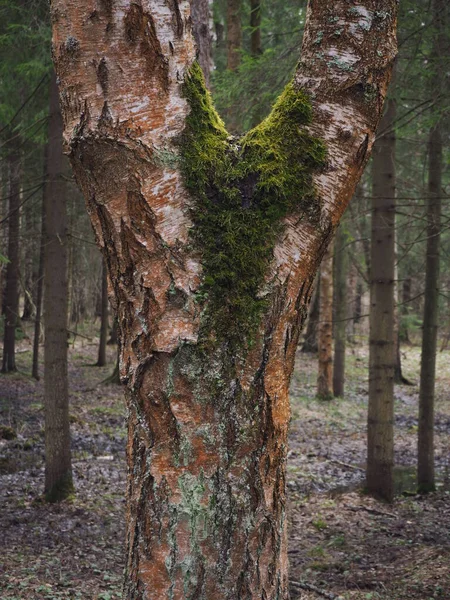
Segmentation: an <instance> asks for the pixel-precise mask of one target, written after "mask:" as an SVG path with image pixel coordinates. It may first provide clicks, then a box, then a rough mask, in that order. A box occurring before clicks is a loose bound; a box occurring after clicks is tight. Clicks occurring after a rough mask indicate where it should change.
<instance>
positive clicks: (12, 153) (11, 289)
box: [2, 146, 21, 373]
mask: <svg viewBox="0 0 450 600" xmlns="http://www.w3.org/2000/svg"><path fill="white" fill-rule="evenodd" d="M8 166H9V207H8V255H7V257H8V261H9V262H8V264H7V266H6V286H5V296H4V298H5V302H4V309H3V310H4V314H5V329H4V336H3V362H2V372H3V373H9V372H11V371H16V370H17V368H16V327H17V324H18V321H19V269H20V252H19V247H20V246H19V236H20V175H21V155H20V150H19V149H18V148H16V147H15V146H13V147H11V148H10V150H9V154H8Z"/></svg>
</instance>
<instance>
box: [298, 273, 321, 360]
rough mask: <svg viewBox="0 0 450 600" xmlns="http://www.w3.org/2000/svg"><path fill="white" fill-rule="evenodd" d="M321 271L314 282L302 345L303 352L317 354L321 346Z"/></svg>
mask: <svg viewBox="0 0 450 600" xmlns="http://www.w3.org/2000/svg"><path fill="white" fill-rule="evenodd" d="M319 298H320V273H319V275H318V276H317V278H316V282H315V284H314V291H313V294H312V298H311V304H310V305H309V311H308V319H307V321H306V326H305V327H306V331H305V339H304V342H303V346H302V352H307V353H310V354H317V353H318V351H319V347H318V345H317V340H318V335H319V333H318V328H319V317H320V306H319V304H320V300H319Z"/></svg>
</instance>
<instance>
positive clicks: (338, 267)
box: [333, 225, 348, 397]
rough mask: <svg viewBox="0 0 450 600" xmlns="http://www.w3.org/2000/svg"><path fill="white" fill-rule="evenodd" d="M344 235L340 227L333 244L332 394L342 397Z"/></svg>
mask: <svg viewBox="0 0 450 600" xmlns="http://www.w3.org/2000/svg"><path fill="white" fill-rule="evenodd" d="M345 242H346V235H345V230H344V229H343V227H342V225H341V227H339V229H338V230H337V233H336V239H335V242H334V281H335V296H334V297H335V310H334V315H335V323H334V361H333V394H334V395H335V396H337V397H343V396H344V387H345V346H346V342H347V266H348V260H347V251H346V249H345Z"/></svg>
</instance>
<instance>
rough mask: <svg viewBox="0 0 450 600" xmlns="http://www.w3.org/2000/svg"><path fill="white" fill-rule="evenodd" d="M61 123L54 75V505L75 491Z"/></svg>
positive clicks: (48, 261) (48, 333)
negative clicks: (72, 455) (72, 460)
mask: <svg viewBox="0 0 450 600" xmlns="http://www.w3.org/2000/svg"><path fill="white" fill-rule="evenodd" d="M62 131H63V123H62V117H61V111H60V108H59V102H58V87H57V84H56V75H55V74H54V73H53V74H52V78H51V83H50V117H49V129H48V137H49V142H48V144H49V145H48V181H47V184H46V188H45V199H44V207H45V208H44V210H45V219H44V220H45V231H46V243H45V266H44V286H45V299H44V316H45V318H44V323H45V341H44V369H45V375H44V378H45V399H44V407H45V495H46V498H47V500H49V501H50V502H58V501H60V500H63V499H64V498H66V497H67V496H68V495H70V494H71V493H72V492H73V483H72V464H71V453H70V429H69V392H68V381H67V341H68V340H67V308H68V306H67V299H68V288H67V209H66V190H65V187H66V186H65V182H64V180H63V178H62V176H61V175H62V173H63V161H64V155H63V147H62Z"/></svg>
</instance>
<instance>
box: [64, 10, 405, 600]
mask: <svg viewBox="0 0 450 600" xmlns="http://www.w3.org/2000/svg"><path fill="white" fill-rule="evenodd" d="M52 14H53V28H54V40H53V41H54V59H55V64H56V67H57V71H58V76H59V79H60V82H61V89H60V94H61V102H62V107H63V114H64V119H65V136H66V142H67V147H68V152H69V153H70V156H71V160H72V165H73V169H74V172H75V175H76V177H77V180H78V182H79V184H80V186H81V187H82V189H83V192H84V195H85V197H86V200H87V206H88V211H89V213H90V216H91V219H92V222H93V225H94V228H95V231H96V234H97V238H98V242H99V244H100V246H101V248H102V250H103V253H104V256H105V259H106V261H107V265H108V270H109V275H110V280H111V282H112V290H113V292H114V298H115V302H116V306H117V312H118V320H119V327H120V331H121V336H120V337H121V376H122V380H123V382H124V383H125V384H126V390H127V391H126V396H127V403H128V412H129V422H128V425H129V437H128V470H129V475H128V491H127V496H128V517H127V522H128V533H127V546H128V558H127V567H126V576H125V588H124V597H125V598H127V599H129V600H131V599H142V600H143V599H145V600H149V599H152V600H153V599H155V600H156V599H158V600H162V599H164V598H167V599H169V598H174V599H176V600H179V599H185V598H186V599H187V598H191V599H194V598H195V599H199V600H201V599H208V600H209V599H212V598H214V599H215V600H225V599H229V600H231V599H237V598H239V599H241V600H247V599H248V600H250V599H251V600H260V599H261V598H266V599H267V600H269V599H273V600H275V598H277V599H279V600H280V599H283V600H285V599H287V598H288V596H289V593H288V576H287V549H286V523H287V520H286V500H285V464H286V454H287V430H288V422H289V414H290V411H289V400H288V389H289V381H290V377H291V373H292V369H293V365H294V357H295V351H296V347H297V342H298V337H299V332H300V328H301V325H302V323H303V320H304V318H305V315H306V307H307V303H308V300H309V296H310V293H311V284H312V281H313V279H314V276H315V274H316V271H317V268H318V265H319V264H320V260H321V258H322V256H323V254H324V252H325V251H326V247H327V244H328V242H329V241H330V239H331V237H332V235H333V231H334V229H335V227H336V226H337V223H338V221H339V219H340V217H341V215H342V213H343V211H344V209H345V206H346V204H347V202H348V200H349V198H350V197H351V195H352V193H353V191H354V188H355V185H356V183H357V181H358V179H359V177H360V175H361V172H362V169H363V168H364V165H365V164H366V161H367V158H368V155H369V152H370V149H371V146H372V143H373V135H374V131H375V129H376V126H377V123H378V120H379V116H380V111H381V108H382V104H383V99H384V96H385V93H386V87H387V84H388V79H389V74H390V70H391V66H392V61H393V58H394V55H395V52H396V41H395V25H396V3H395V2H394V1H393V0H383V1H381V2H380V1H379V0H377V1H375V0H370V1H367V2H364V3H361V4H358V5H357V6H355V7H353V9H352V10H351V11H350V10H348V4H347V2H344V1H341V2H322V3H320V4H319V3H317V2H316V3H313V4H311V5H310V7H309V10H308V17H307V25H306V34H305V41H304V47H303V52H302V60H301V63H300V66H299V68H298V71H297V72H296V74H295V78H294V81H293V82H292V83H291V84H290V85H289V86H288V87H287V88H286V90H285V92H284V93H283V95H282V97H281V98H280V99H279V101H278V102H277V105H276V106H275V107H274V109H273V112H272V114H271V115H270V116H269V117H268V119H266V120H265V121H264V122H263V123H262V124H261V125H260V126H259V127H257V128H255V129H254V130H252V131H251V132H249V133H248V134H247V135H246V136H245V137H244V138H242V139H241V140H239V143H237V142H236V141H235V140H234V139H230V138H229V137H228V134H227V132H226V131H225V129H224V127H223V125H222V123H221V121H220V119H219V118H218V116H217V114H216V113H215V111H214V109H213V107H212V105H211V101H210V98H209V96H208V94H207V93H206V91H205V87H204V83H203V82H202V78H201V76H200V69H199V67H198V66H196V65H195V64H194V58H195V48H194V44H193V39H192V33H191V26H190V18H189V17H190V7H189V3H188V2H185V1H179V2H166V1H165V0H142V2H141V1H139V2H123V3H121V4H120V7H119V5H118V4H117V3H115V2H110V1H106V0H105V1H103V2H99V3H98V4H97V8H96V9H95V10H93V8H92V2H91V1H90V0H89V1H88V0H76V1H74V0H71V1H70V2H69V1H68V0H53V2H52ZM331 16H333V19H331V18H330V17H331ZM336 22H337V24H336ZM337 26H338V27H339V28H340V29H341V30H342V33H341V36H340V37H339V38H336V36H335V35H334V31H335V29H336V27H337ZM318 39H319V40H320V47H319V46H318V44H317V42H316V40H318ZM301 90H304V91H301ZM317 138H321V139H323V142H319V141H318V140H317ZM324 145H325V146H326V149H327V159H326V161H324V158H323V157H324V153H323V148H324Z"/></svg>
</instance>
